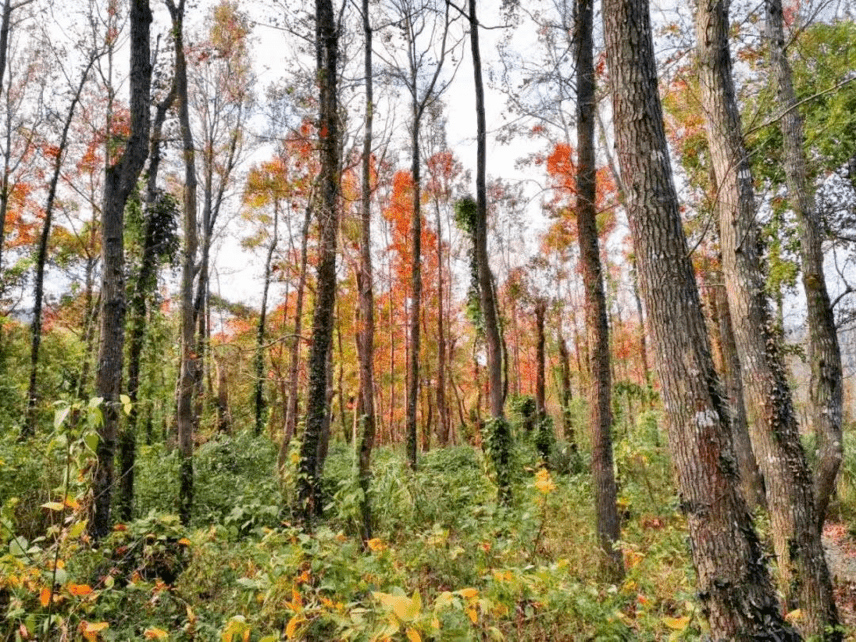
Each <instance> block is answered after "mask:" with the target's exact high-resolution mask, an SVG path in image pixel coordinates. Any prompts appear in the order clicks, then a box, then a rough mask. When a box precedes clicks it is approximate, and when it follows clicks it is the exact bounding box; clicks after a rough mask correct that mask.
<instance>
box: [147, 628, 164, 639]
mask: <svg viewBox="0 0 856 642" xmlns="http://www.w3.org/2000/svg"><path fill="white" fill-rule="evenodd" d="M143 637H145V638H146V639H147V640H168V639H169V633H167V632H166V631H164V630H163V629H157V628H151V629H146V630H145V631H143Z"/></svg>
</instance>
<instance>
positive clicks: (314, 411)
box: [298, 0, 339, 528]
mask: <svg viewBox="0 0 856 642" xmlns="http://www.w3.org/2000/svg"><path fill="white" fill-rule="evenodd" d="M315 19H316V21H315V25H316V46H317V49H316V53H317V65H318V67H317V68H318V76H317V82H318V88H319V119H318V125H319V138H320V141H319V143H320V154H321V172H320V176H319V188H320V192H321V194H320V198H319V199H318V203H317V205H318V222H319V226H320V228H321V244H320V247H319V254H320V256H319V260H318V277H317V282H316V288H315V311H314V313H313V319H312V351H311V353H310V356H309V390H308V393H307V407H306V429H305V431H304V433H303V443H302V444H301V448H300V473H301V477H300V481H299V484H298V501H299V506H298V511H299V513H300V515H301V517H302V519H303V522H304V524H306V525H307V526H308V527H310V528H311V525H312V520H313V518H314V516H315V515H316V514H319V513H320V510H321V502H320V499H321V498H320V496H319V491H320V481H321V480H320V468H319V445H320V444H321V439H322V431H323V426H324V421H325V416H326V415H327V408H328V404H327V367H328V366H327V361H328V359H327V353H328V351H329V350H330V347H331V343H332V336H333V308H334V306H335V303H336V233H337V230H338V226H339V212H338V205H339V113H338V112H339V95H338V89H337V87H338V78H337V75H336V74H337V71H338V58H339V35H338V32H337V29H336V16H335V13H334V10H333V3H332V0H316V2H315Z"/></svg>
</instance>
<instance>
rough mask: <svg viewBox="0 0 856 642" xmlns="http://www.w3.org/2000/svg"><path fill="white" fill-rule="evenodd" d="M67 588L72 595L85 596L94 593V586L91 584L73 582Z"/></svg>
mask: <svg viewBox="0 0 856 642" xmlns="http://www.w3.org/2000/svg"><path fill="white" fill-rule="evenodd" d="M65 588H67V589H68V592H69V593H71V594H72V595H77V596H83V595H89V594H90V593H92V587H91V586H89V584H71V583H69V584H68V585H67V586H66V587H65Z"/></svg>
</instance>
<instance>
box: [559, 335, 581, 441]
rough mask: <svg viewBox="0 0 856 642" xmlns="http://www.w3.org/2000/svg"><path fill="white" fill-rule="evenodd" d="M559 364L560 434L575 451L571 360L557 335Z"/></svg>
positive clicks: (564, 343) (563, 341) (564, 342)
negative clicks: (560, 369) (560, 390)
mask: <svg viewBox="0 0 856 642" xmlns="http://www.w3.org/2000/svg"><path fill="white" fill-rule="evenodd" d="M559 363H560V365H561V368H562V432H563V434H564V437H565V441H567V442H568V443H569V444H571V448H573V449H574V450H576V449H577V438H576V435H574V425H573V421H572V417H571V398H572V396H571V360H570V356H569V355H568V343H567V342H566V341H565V337H564V336H562V334H561V332H560V333H559Z"/></svg>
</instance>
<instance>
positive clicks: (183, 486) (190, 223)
mask: <svg viewBox="0 0 856 642" xmlns="http://www.w3.org/2000/svg"><path fill="white" fill-rule="evenodd" d="M166 2H167V7H168V8H169V11H170V15H171V16H172V25H173V27H172V28H173V39H174V43H175V84H176V91H177V98H178V120H179V128H180V130H181V142H182V154H183V156H184V193H183V208H184V230H183V231H184V248H183V252H182V264H181V368H180V372H179V379H178V403H177V409H176V421H177V424H178V452H179V459H180V462H181V463H180V470H179V500H178V501H179V509H178V511H179V517H181V522H182V524H187V523H189V521H190V514H191V510H192V508H193V432H194V428H195V426H196V416H195V412H194V407H193V391H194V382H195V381H196V376H197V375H196V372H197V368H198V355H197V354H196V341H195V324H194V321H195V316H194V306H193V277H194V274H195V271H196V252H197V248H198V239H197V229H196V158H195V156H196V153H195V149H194V147H193V132H192V131H191V128H190V110H189V105H188V100H189V99H188V90H187V62H186V60H185V57H184V0H179V3H178V6H177V7H176V5H175V3H174V1H173V0H166Z"/></svg>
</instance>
